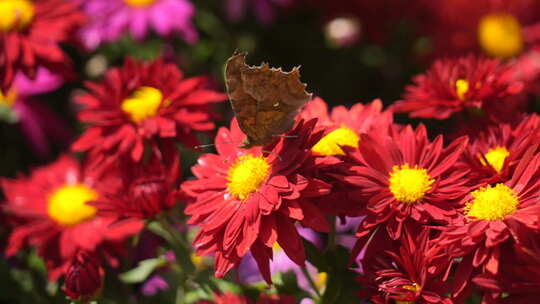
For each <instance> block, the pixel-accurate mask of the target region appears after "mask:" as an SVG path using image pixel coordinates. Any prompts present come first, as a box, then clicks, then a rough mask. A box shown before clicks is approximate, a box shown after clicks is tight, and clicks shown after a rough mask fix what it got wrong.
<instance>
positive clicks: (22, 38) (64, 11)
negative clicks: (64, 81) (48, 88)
mask: <svg viewBox="0 0 540 304" xmlns="http://www.w3.org/2000/svg"><path fill="white" fill-rule="evenodd" d="M84 21H85V16H84V15H83V13H82V12H81V11H80V9H79V5H78V4H77V3H76V2H75V1H67V0H36V1H31V0H3V1H1V2H0V78H1V79H2V84H1V85H2V87H3V88H4V89H7V88H9V86H10V84H11V82H12V80H13V78H14V76H15V73H16V72H17V71H19V70H20V71H22V72H24V73H25V74H26V75H28V76H29V77H30V78H34V76H35V74H36V70H37V67H38V66H44V67H46V68H47V69H49V70H51V71H53V72H55V73H61V74H65V75H68V76H69V75H71V73H72V72H71V63H70V62H71V61H70V59H69V57H68V56H67V55H66V54H65V53H64V51H62V48H61V47H60V44H61V43H65V42H67V41H69V40H70V38H71V35H72V34H73V33H74V32H75V31H76V30H77V28H78V27H79V26H81V25H82V24H83V23H84Z"/></svg>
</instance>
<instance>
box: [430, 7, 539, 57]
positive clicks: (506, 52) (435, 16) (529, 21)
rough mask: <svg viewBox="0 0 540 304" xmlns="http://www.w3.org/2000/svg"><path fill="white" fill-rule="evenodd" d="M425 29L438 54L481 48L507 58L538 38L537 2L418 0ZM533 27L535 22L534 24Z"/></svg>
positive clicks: (454, 53)
mask: <svg viewBox="0 0 540 304" xmlns="http://www.w3.org/2000/svg"><path fill="white" fill-rule="evenodd" d="M420 2H421V4H420V5H421V6H422V8H423V9H424V10H425V14H424V15H423V17H424V20H423V22H424V23H425V24H424V26H423V27H422V28H421V30H422V31H424V32H426V33H427V34H428V35H429V37H430V39H431V41H432V42H433V46H434V49H435V54H438V55H445V56H446V55H450V54H451V55H463V54H466V53H469V52H471V51H474V52H477V51H483V52H484V53H485V54H486V55H490V56H494V57H500V58H510V57H514V56H517V55H519V54H520V53H521V52H522V51H523V49H524V48H525V46H526V44H527V43H530V42H533V41H535V40H538V33H539V31H538V29H537V28H535V25H536V24H538V22H540V17H539V16H538V13H537V12H538V9H540V7H539V3H538V1H535V0H513V1H497V0H477V1H468V0H453V1H444V2H437V1H430V0H421V1H420ZM536 27H537V26H536Z"/></svg>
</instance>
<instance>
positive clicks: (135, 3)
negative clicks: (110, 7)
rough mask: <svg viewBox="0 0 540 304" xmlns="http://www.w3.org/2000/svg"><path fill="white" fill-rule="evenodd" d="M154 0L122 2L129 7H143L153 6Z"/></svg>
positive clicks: (126, 0)
mask: <svg viewBox="0 0 540 304" xmlns="http://www.w3.org/2000/svg"><path fill="white" fill-rule="evenodd" d="M154 2H156V0H124V3H126V4H127V5H129V6H131V7H145V6H149V5H152V4H154Z"/></svg>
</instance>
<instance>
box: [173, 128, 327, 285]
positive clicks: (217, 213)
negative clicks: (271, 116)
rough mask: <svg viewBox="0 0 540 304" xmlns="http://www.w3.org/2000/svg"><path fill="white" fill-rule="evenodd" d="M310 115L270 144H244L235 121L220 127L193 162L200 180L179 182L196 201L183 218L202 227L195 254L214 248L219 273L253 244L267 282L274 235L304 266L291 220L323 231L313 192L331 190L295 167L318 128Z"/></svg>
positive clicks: (316, 136)
mask: <svg viewBox="0 0 540 304" xmlns="http://www.w3.org/2000/svg"><path fill="white" fill-rule="evenodd" d="M315 122H316V121H315V120H311V121H309V122H303V121H301V122H299V123H298V124H297V125H296V127H294V128H293V130H291V131H289V132H288V133H286V134H285V135H286V136H283V137H280V138H279V140H278V141H277V142H276V144H275V145H271V146H266V147H254V148H251V149H241V148H238V145H239V143H241V142H242V140H243V139H244V138H245V135H244V134H243V133H242V132H241V131H240V129H239V127H238V124H237V122H236V120H234V121H233V123H232V124H231V129H230V130H227V129H226V128H221V129H220V130H219V132H218V134H217V137H216V139H215V143H216V148H217V151H218V154H217V155H216V154H205V155H202V156H201V157H199V160H198V164H197V165H196V166H194V167H193V168H192V171H193V174H194V175H195V177H196V178H197V180H194V181H187V182H185V183H184V184H183V185H182V190H183V191H185V192H186V193H187V195H189V196H191V197H192V198H193V200H194V202H192V203H190V204H188V206H187V208H186V210H185V212H186V214H189V215H192V217H191V218H190V219H189V221H188V224H194V225H198V226H200V230H199V232H198V234H197V236H196V237H195V240H194V241H193V244H194V246H195V248H196V252H197V254H198V255H206V254H211V253H215V258H216V271H215V274H216V276H218V277H221V276H223V275H225V273H227V272H228V271H229V270H230V269H231V268H232V267H233V266H235V265H237V264H238V263H239V262H240V260H241V259H242V257H243V256H244V255H245V254H246V253H247V252H248V251H251V253H252V255H253V257H254V258H255V260H256V261H257V264H258V266H259V269H260V271H261V274H262V276H263V278H264V279H265V280H266V281H268V282H270V280H271V279H270V269H269V260H270V259H271V258H272V246H273V245H274V243H275V242H277V243H278V244H279V245H280V246H281V248H283V250H284V251H285V253H286V254H287V255H288V256H289V257H290V258H291V260H292V261H294V262H295V263H297V264H299V265H304V262H305V253H304V246H303V243H302V240H301V237H300V236H299V234H298V231H297V229H296V227H295V224H296V222H300V223H302V225H306V226H309V227H311V228H313V229H316V230H319V231H328V228H329V226H328V223H327V222H326V220H325V218H324V217H323V216H322V214H321V213H320V211H319V210H318V209H317V208H316V207H315V206H314V205H313V204H312V202H311V201H310V198H312V197H317V196H320V195H324V194H326V193H328V192H329V191H330V186H329V185H328V184H326V183H324V182H322V181H320V180H317V179H315V178H311V177H309V176H303V175H301V174H300V172H299V170H300V169H301V168H302V167H303V166H304V165H305V161H306V159H307V158H308V157H309V156H310V149H311V147H312V146H313V145H314V144H315V143H316V142H317V141H318V140H319V139H320V138H321V135H322V134H321V133H320V132H315V133H314V132H313V129H314V127H315ZM234 143H238V144H236V145H235V144H234ZM263 151H264V152H263Z"/></svg>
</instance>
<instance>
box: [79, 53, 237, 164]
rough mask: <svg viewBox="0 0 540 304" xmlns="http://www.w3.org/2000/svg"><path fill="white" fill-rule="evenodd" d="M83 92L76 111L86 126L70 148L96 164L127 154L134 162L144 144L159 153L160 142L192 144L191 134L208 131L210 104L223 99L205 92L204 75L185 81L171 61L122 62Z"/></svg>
mask: <svg viewBox="0 0 540 304" xmlns="http://www.w3.org/2000/svg"><path fill="white" fill-rule="evenodd" d="M86 86H87V88H88V89H89V90H90V92H89V93H87V94H83V95H81V96H79V97H78V98H77V102H78V103H80V104H82V105H84V106H85V108H84V109H83V110H82V111H81V112H80V113H79V119H80V120H81V121H82V122H85V123H88V124H90V127H89V128H88V129H87V130H86V131H85V132H84V133H83V134H82V135H81V137H80V138H79V139H78V140H77V141H76V142H75V143H74V144H73V146H72V148H73V150H74V151H90V154H91V156H92V158H93V160H94V161H95V162H96V163H100V162H102V161H103V160H105V161H107V162H113V161H116V159H117V157H121V156H124V155H125V156H130V157H131V159H132V160H133V161H136V162H137V161H139V160H140V159H141V157H142V155H143V152H144V149H145V145H148V146H149V147H150V148H151V150H152V151H153V153H154V154H156V155H159V154H160V152H159V146H160V139H161V140H163V139H171V138H173V139H178V140H180V141H181V142H182V143H184V144H186V145H187V146H194V145H196V144H197V139H196V136H195V134H194V133H193V132H194V131H210V130H212V129H213V128H214V123H213V120H212V119H213V118H214V116H213V115H212V114H211V112H210V106H211V104H212V103H215V102H219V101H223V100H225V99H226V95H224V94H221V93H218V92H215V91H213V90H210V89H207V79H206V78H205V77H194V78H188V79H185V78H184V76H183V74H182V72H181V71H180V70H179V69H178V68H177V67H176V66H175V65H174V64H171V63H165V62H164V61H163V60H161V59H160V60H157V61H153V62H149V63H143V62H136V61H132V60H129V59H128V60H126V62H125V63H124V66H122V67H121V68H113V69H111V70H109V71H108V72H107V74H106V76H105V80H103V81H102V82H99V83H87V84H86Z"/></svg>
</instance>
